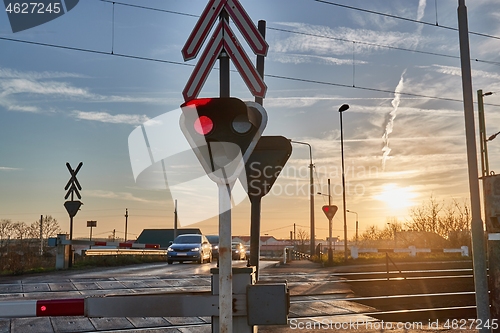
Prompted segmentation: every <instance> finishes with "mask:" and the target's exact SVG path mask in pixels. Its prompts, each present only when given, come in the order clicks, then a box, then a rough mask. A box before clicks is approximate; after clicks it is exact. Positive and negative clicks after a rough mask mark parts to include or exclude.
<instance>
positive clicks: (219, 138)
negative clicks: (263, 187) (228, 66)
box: [180, 97, 267, 184]
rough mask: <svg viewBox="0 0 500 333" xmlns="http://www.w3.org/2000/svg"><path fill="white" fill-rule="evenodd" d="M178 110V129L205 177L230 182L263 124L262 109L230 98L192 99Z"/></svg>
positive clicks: (263, 115) (264, 114)
mask: <svg viewBox="0 0 500 333" xmlns="http://www.w3.org/2000/svg"><path fill="white" fill-rule="evenodd" d="M181 109H182V115H181V119H180V126H181V130H182V132H183V133H184V135H185V137H186V139H187V140H188V142H189V144H190V145H191V148H192V149H193V151H194V153H195V155H196V157H197V158H198V160H199V161H200V163H201V165H202V166H203V169H204V170H205V172H206V173H207V175H208V176H209V177H210V179H212V180H213V181H214V182H216V183H219V184H229V183H234V181H235V180H236V179H237V178H238V177H239V176H240V174H241V172H242V171H243V168H244V165H245V161H247V160H248V158H249V156H250V154H251V153H252V151H253V149H254V147H255V146H256V144H257V141H258V140H259V138H260V136H261V135H262V132H263V131H264V128H265V126H266V124H267V113H266V111H265V109H264V108H263V107H262V106H260V105H259V104H257V103H254V102H246V103H245V102H243V101H241V100H239V99H237V98H234V97H228V98H201V99H195V100H191V101H189V102H186V103H184V104H182V105H181Z"/></svg>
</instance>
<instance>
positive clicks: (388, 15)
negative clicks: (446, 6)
mask: <svg viewBox="0 0 500 333" xmlns="http://www.w3.org/2000/svg"><path fill="white" fill-rule="evenodd" d="M311 1H315V2H319V3H323V4H327V5H331V6H336V7H342V8H346V9H351V10H357V11H360V12H364V13H369V14H375V15H380V16H385V17H390V18H393V19H398V20H403V21H408V22H413V23H419V24H424V25H429V26H432V27H437V28H442V29H447V30H453V31H458V28H454V27H448V26H445V25H438V24H437V23H430V22H426V21H419V20H415V19H411V18H408V17H403V16H397V15H393V14H387V13H382V12H377V11H374V10H369V9H364V8H359V7H353V6H348V5H343V4H339V3H336V2H331V1H326V0H311ZM469 34H471V35H476V36H481V37H486V38H493V39H498V40H500V37H499V36H494V35H489V34H484V33H480V32H473V31H469Z"/></svg>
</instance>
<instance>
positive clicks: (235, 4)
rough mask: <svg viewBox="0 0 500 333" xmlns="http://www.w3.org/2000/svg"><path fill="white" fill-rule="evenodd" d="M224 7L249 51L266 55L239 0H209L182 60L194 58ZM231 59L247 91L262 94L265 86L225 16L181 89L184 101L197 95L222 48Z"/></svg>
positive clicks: (265, 49)
mask: <svg viewBox="0 0 500 333" xmlns="http://www.w3.org/2000/svg"><path fill="white" fill-rule="evenodd" d="M223 10H225V11H226V12H227V13H228V14H229V16H230V17H231V18H232V19H233V22H234V23H235V25H236V26H237V27H238V29H239V30H240V32H241V34H242V35H243V36H244V37H245V40H246V41H247V42H248V44H249V45H250V47H251V48H252V51H253V52H254V53H255V54H257V55H262V56H265V55H267V50H268V48H269V45H268V44H267V42H266V41H265V39H264V38H263V37H262V35H261V34H260V32H259V30H258V29H257V27H256V26H255V24H254V23H253V22H252V20H251V19H250V17H249V16H248V14H247V12H246V11H245V9H244V8H243V6H242V5H241V4H240V2H239V1H238V0H210V1H209V2H208V4H207V6H206V7H205V10H204V11H203V13H202V15H201V17H200V19H199V20H198V22H197V23H196V25H195V27H194V29H193V31H192V32H191V35H190V36H189V38H188V40H187V42H186V44H185V45H184V47H183V48H182V56H183V57H184V61H187V60H191V59H194V58H196V56H197V55H198V52H199V51H200V50H201V46H202V45H203V43H204V42H205V40H206V39H207V37H208V34H209V33H210V30H211V29H212V28H213V26H214V25H215V22H216V20H217V19H218V17H219V15H220V14H221V12H222V11H223ZM223 48H224V49H225V50H226V52H227V53H228V55H229V57H230V58H231V59H232V60H233V63H234V65H235V67H236V68H237V70H238V72H239V73H240V75H241V76H242V78H243V81H245V83H246V85H247V87H248V88H249V90H250V92H251V93H252V94H253V95H254V96H257V97H262V98H263V97H265V95H266V91H267V86H266V84H265V83H264V81H263V80H262V78H261V77H260V75H259V73H258V72H257V70H256V69H255V66H254V65H253V63H252V62H251V60H250V58H249V57H248V55H247V54H246V52H245V51H244V49H243V48H242V47H241V44H240V43H239V41H238V40H237V38H236V36H235V34H234V33H233V31H232V30H231V29H230V28H229V25H228V24H227V23H226V22H225V20H221V21H220V22H219V24H218V25H217V27H216V29H215V32H214V34H213V35H212V37H211V39H210V41H209V42H208V45H207V47H206V49H205V51H204V52H203V54H202V56H201V58H200V60H199V62H198V64H197V65H196V67H195V69H194V71H193V73H192V74H191V77H190V78H189V81H188V82H187V84H186V87H185V88H184V91H183V92H182V94H183V96H184V100H185V101H189V100H191V99H194V98H196V97H198V94H199V93H200V91H201V88H202V87H203V85H204V83H205V81H206V80H207V78H208V75H209V74H210V71H211V70H212V68H213V66H214V64H215V61H216V60H217V58H218V57H219V55H220V53H221V51H222V49H223Z"/></svg>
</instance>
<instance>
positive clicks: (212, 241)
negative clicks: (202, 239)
mask: <svg viewBox="0 0 500 333" xmlns="http://www.w3.org/2000/svg"><path fill="white" fill-rule="evenodd" d="M207 239H208V241H209V242H210V244H219V236H215V235H210V236H207Z"/></svg>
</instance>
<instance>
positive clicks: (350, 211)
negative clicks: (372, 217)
mask: <svg viewBox="0 0 500 333" xmlns="http://www.w3.org/2000/svg"><path fill="white" fill-rule="evenodd" d="M346 212H348V213H353V214H356V245H358V213H356V212H355V211H353V210H349V209H347V210H346Z"/></svg>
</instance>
